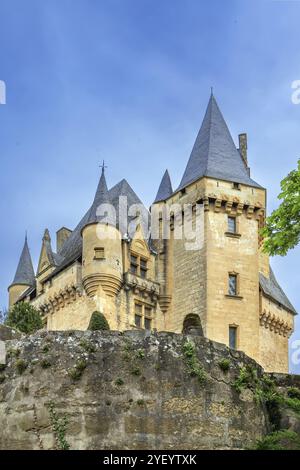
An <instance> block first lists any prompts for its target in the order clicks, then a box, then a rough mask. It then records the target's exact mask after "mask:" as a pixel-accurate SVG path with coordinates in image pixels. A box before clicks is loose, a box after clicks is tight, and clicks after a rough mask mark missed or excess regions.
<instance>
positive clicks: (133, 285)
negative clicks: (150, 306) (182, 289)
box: [124, 272, 159, 302]
mask: <svg viewBox="0 0 300 470" xmlns="http://www.w3.org/2000/svg"><path fill="white" fill-rule="evenodd" d="M124 288H125V289H126V290H129V289H131V290H132V291H133V292H134V293H135V294H139V295H140V296H142V297H144V298H151V300H152V301H153V302H156V301H157V299H158V296H159V284H158V283H157V282H153V281H149V280H148V279H142V278H141V277H139V276H135V275H134V274H132V273H130V272H127V273H125V274H124Z"/></svg>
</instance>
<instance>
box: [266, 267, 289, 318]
mask: <svg viewBox="0 0 300 470" xmlns="http://www.w3.org/2000/svg"><path fill="white" fill-rule="evenodd" d="M259 285H260V288H261V289H262V291H263V292H264V294H265V295H266V296H267V297H270V298H271V299H273V300H276V302H278V303H279V304H281V305H282V306H283V307H285V308H286V309H288V310H289V311H291V312H292V313H294V314H295V315H296V314H297V312H296V310H295V308H294V307H293V305H292V304H291V302H290V301H289V299H288V298H287V296H286V295H285V293H284V292H283V290H282V288H281V287H280V285H279V284H278V282H277V279H276V277H275V274H274V272H273V270H272V269H271V268H270V277H269V278H267V277H265V276H264V275H263V274H262V273H259Z"/></svg>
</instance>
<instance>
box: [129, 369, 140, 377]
mask: <svg viewBox="0 0 300 470" xmlns="http://www.w3.org/2000/svg"><path fill="white" fill-rule="evenodd" d="M131 373H132V375H137V376H138V375H141V369H140V368H139V367H134V368H133V369H132V371H131Z"/></svg>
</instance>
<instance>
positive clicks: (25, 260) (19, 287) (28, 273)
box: [8, 236, 35, 308]
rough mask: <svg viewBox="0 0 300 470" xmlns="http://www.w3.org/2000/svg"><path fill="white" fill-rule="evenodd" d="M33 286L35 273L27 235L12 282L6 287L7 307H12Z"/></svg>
mask: <svg viewBox="0 0 300 470" xmlns="http://www.w3.org/2000/svg"><path fill="white" fill-rule="evenodd" d="M34 286H35V274H34V270H33V265H32V260H31V256H30V252H29V248H28V243H27V236H26V237H25V243H24V247H23V250H22V253H21V256H20V260H19V264H18V267H17V270H16V274H15V277H14V280H13V282H12V283H11V285H10V286H9V288H8V293H9V308H10V307H12V306H13V305H14V304H15V303H16V302H17V300H18V299H19V297H20V296H21V295H22V294H23V293H24V292H25V291H26V290H28V289H29V288H30V287H34Z"/></svg>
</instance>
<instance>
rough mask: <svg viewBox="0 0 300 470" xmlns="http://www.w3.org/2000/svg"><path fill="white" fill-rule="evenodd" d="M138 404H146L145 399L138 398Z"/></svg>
mask: <svg viewBox="0 0 300 470" xmlns="http://www.w3.org/2000/svg"><path fill="white" fill-rule="evenodd" d="M137 404H138V405H139V406H144V404H145V401H144V400H141V399H139V400H137Z"/></svg>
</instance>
